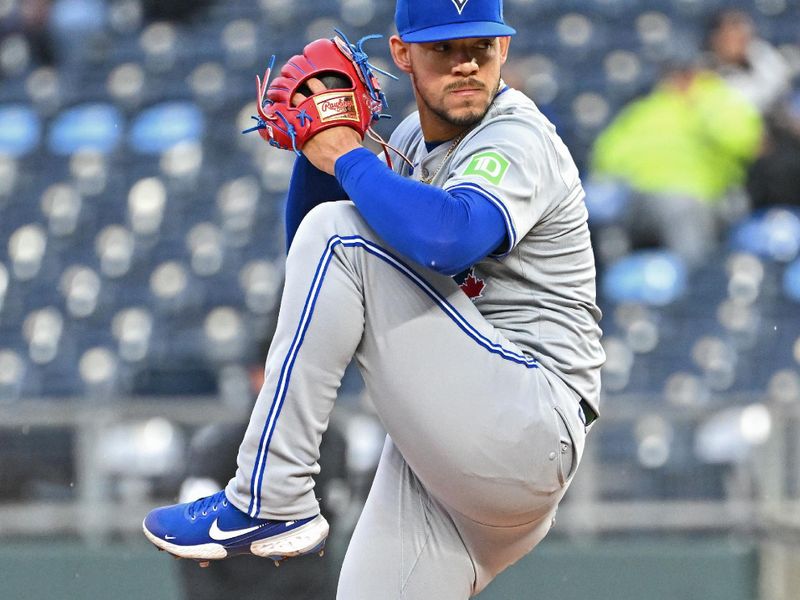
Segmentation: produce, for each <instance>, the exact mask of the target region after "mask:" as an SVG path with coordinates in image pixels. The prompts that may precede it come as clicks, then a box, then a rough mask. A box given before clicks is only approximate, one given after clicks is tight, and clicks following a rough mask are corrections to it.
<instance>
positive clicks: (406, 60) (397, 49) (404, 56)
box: [389, 35, 411, 73]
mask: <svg viewBox="0 0 800 600" xmlns="http://www.w3.org/2000/svg"><path fill="white" fill-rule="evenodd" d="M389 51H390V52H391V53H392V60H394V64H396V65H397V68H398V69H400V70H401V71H403V73H411V47H410V46H409V45H408V44H406V43H405V42H404V41H403V40H401V39H400V36H398V35H393V36H392V37H390V38H389Z"/></svg>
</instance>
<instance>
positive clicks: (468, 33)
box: [400, 21, 517, 43]
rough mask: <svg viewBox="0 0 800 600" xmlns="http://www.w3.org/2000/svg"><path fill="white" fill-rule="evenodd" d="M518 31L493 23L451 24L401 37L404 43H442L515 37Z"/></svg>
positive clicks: (428, 28) (411, 32)
mask: <svg viewBox="0 0 800 600" xmlns="http://www.w3.org/2000/svg"><path fill="white" fill-rule="evenodd" d="M515 33H517V30H516V29H514V28H513V27H509V26H508V25H503V24H502V23H495V22H493V21H469V22H467V23H449V24H447V25H437V26H436V27H426V28H425V29H418V30H417V31H410V32H408V33H405V34H403V35H401V36H400V39H402V40H403V41H404V42H412V43H421V42H441V41H444V40H460V39H463V38H486V37H505V36H509V35H514V34H515Z"/></svg>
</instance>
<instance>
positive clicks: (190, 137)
mask: <svg viewBox="0 0 800 600" xmlns="http://www.w3.org/2000/svg"><path fill="white" fill-rule="evenodd" d="M471 1H473V2H475V1H479V0H471ZM393 11H394V3H393V2H390V1H389V0H317V1H316V2H313V3H312V2H307V1H305V0H194V1H189V0H175V1H172V2H158V1H156V0H0V549H2V548H3V547H4V546H6V547H8V548H10V549H11V550H10V551H9V555H10V556H16V555H17V554H16V553H15V552H14V551H13V548H14V544H16V543H22V542H24V541H26V540H33V541H34V542H35V541H39V542H41V541H43V540H47V541H52V540H54V539H56V540H67V541H69V540H73V541H75V542H76V544H82V545H83V547H86V545H87V544H88V546H89V547H95V548H97V547H104V546H103V544H112V543H120V542H123V543H131V544H133V543H135V542H134V541H133V540H138V538H137V536H138V533H137V532H138V527H139V524H140V521H141V518H142V517H143V515H144V514H145V512H146V510H147V509H148V508H149V507H151V506H153V505H155V504H158V503H163V502H164V501H170V500H174V499H175V498H178V497H181V498H182V499H190V498H192V497H197V496H198V495H201V494H205V493H206V492H213V491H216V490H217V489H219V487H220V486H221V485H223V484H224V483H225V480H226V479H227V477H228V476H229V475H230V474H232V473H233V469H234V468H235V465H234V458H235V453H236V448H237V445H238V442H239V438H240V437H241V433H242V431H243V422H244V420H245V419H246V417H247V415H248V414H249V409H250V407H251V405H252V402H253V400H254V398H255V390H257V389H258V385H259V381H260V376H261V371H262V369H263V360H264V356H265V354H266V348H267V347H268V345H269V340H270V337H271V333H272V330H273V327H274V320H275V312H276V305H277V302H278V299H279V294H280V290H281V284H282V270H283V258H284V245H285V244H284V237H283V226H282V214H283V200H284V195H285V192H286V187H287V184H288V179H289V174H290V171H291V166H292V163H293V159H294V155H293V154H292V153H289V152H283V151H279V150H276V149H273V148H270V147H269V146H268V145H266V144H265V143H264V142H263V141H262V140H261V139H260V138H259V136H257V135H256V134H249V135H241V134H240V132H241V131H242V130H244V129H246V128H248V127H250V126H251V124H252V121H251V120H250V117H251V115H252V114H254V113H255V75H256V74H257V73H263V70H264V68H265V67H266V64H267V62H268V59H269V56H270V55H272V54H276V55H277V61H278V63H281V62H282V61H285V60H286V59H288V58H289V57H290V56H291V55H292V54H295V53H297V52H298V51H300V49H301V48H302V46H303V45H304V44H305V43H306V42H308V41H311V40H313V39H316V38H318V37H330V36H332V35H333V28H334V27H338V28H340V29H342V30H343V31H345V33H347V35H348V37H350V38H351V39H352V40H355V39H358V38H359V37H361V36H363V35H367V34H371V33H382V34H384V35H385V36H388V35H391V33H393ZM505 12H506V20H507V21H508V22H509V23H510V24H512V25H513V26H514V27H516V28H517V30H518V32H519V33H518V35H517V36H516V37H515V38H514V39H513V42H512V45H511V58H510V60H509V62H508V64H507V65H506V67H505V69H504V72H503V76H504V79H505V80H506V81H507V82H508V83H509V84H510V85H512V86H513V87H516V88H518V89H521V90H523V91H524V92H526V93H527V94H528V95H529V96H530V97H532V98H533V99H534V100H535V101H536V103H537V105H538V106H539V108H540V109H541V110H542V111H543V112H544V113H545V114H546V115H547V116H548V118H550V120H551V121H552V122H553V123H554V124H555V125H556V127H557V129H558V131H559V133H560V135H561V137H562V138H563V139H564V141H565V142H566V143H567V145H568V147H569V148H570V150H571V151H572V153H573V156H574V157H575V159H576V162H577V163H578V165H579V167H580V169H581V172H582V178H583V181H584V185H585V188H586V192H587V199H586V202H587V206H588V209H589V218H590V226H591V229H592V234H593V239H594V244H595V251H596V256H597V264H598V295H599V299H600V304H601V307H602V308H603V311H604V319H603V322H602V327H603V330H604V340H603V343H604V347H605V350H606V352H607V355H608V360H607V363H606V365H605V367H604V369H603V400H602V408H603V415H602V418H601V420H600V421H599V422H598V424H597V425H596V426H595V428H594V430H593V432H592V435H591V443H590V444H589V445H588V448H587V454H586V457H585V460H584V465H583V467H582V469H581V472H580V475H579V476H578V478H577V480H576V482H575V485H574V487H573V489H572V490H571V491H570V493H569V494H568V495H567V499H566V500H565V502H564V508H563V509H562V511H561V512H562V517H560V519H559V526H558V527H557V528H556V530H555V532H554V533H553V534H552V537H554V538H555V540H556V542H558V540H559V539H561V540H565V541H564V543H571V544H584V543H588V542H587V540H589V541H593V542H594V543H597V541H598V540H601V541H602V540H606V541H609V540H618V539H620V538H619V536H633V537H627V538H625V539H641V536H645V538H647V539H652V538H651V537H648V536H656V538H658V539H665V538H669V539H672V537H673V536H679V537H680V539H684V540H689V541H690V542H691V543H705V542H706V541H708V540H709V539H711V540H723V541H722V542H720V544H722V545H721V546H720V547H719V548H723V549H724V548H728V546H726V545H725V544H727V543H728V541H730V540H731V539H734V540H736V541H737V543H739V544H744V547H746V548H748V550H747V552H745V553H744V554H741V553H740V554H737V552H738V550H737V551H736V552H733V551H732V552H733V554H732V555H735V556H745V559H744V560H745V561H746V564H748V565H751V566H752V565H755V566H754V567H753V572H752V574H749V575H748V574H745V575H742V573H741V572H738V573H737V576H736V577H744V579H743V580H742V581H744V582H745V583H741V585H740V583H737V582H739V580H738V579H736V577H733V581H734V584H733V585H735V586H739V587H738V588H737V589H738V590H739V591H740V592H741V595H738V596H737V595H731V594H732V593H734V592H735V591H736V590H734V592H725V594H726V595H724V596H723V595H714V594H715V593H719V594H721V593H723V592H722V591H720V590H723V589H725V588H724V585H723V586H722V587H719V586H717V587H716V588H713V590H712V591H709V590H705V589H704V590H702V591H698V590H697V589H695V590H694V592H696V593H697V595H692V594H693V593H694V592H691V593H687V594H684V595H680V596H678V595H672V596H669V595H665V596H659V595H658V594H659V592H658V591H657V590H655V588H654V589H653V590H650V591H646V590H644V591H642V590H640V592H641V593H639V594H638V595H632V596H630V597H640V598H641V597H646V598H661V597H664V598H678V597H680V598H704V599H708V598H718V597H719V598H723V597H724V598H726V600H730V599H731V598H742V599H745V598H756V597H758V598H760V599H761V600H767V599H775V600H783V599H784V598H785V599H789V598H797V597H798V592H797V589H800V587H799V586H800V582H798V581H797V580H796V578H797V575H796V574H795V575H792V573H797V572H798V566H800V565H798V564H797V559H796V558H795V559H792V558H791V557H792V556H796V555H797V547H798V546H797V542H798V539H800V538H798V537H797V533H798V532H800V510H798V507H800V504H799V503H798V500H799V499H800V442H798V439H800V436H798V432H800V428H799V427H798V420H799V419H800V410H798V406H800V2H798V0H735V1H726V0H506V6H505ZM366 49H367V51H368V52H369V53H370V55H371V60H372V62H373V63H374V64H376V65H377V66H379V67H381V68H384V69H386V70H389V71H390V72H391V71H395V69H393V68H392V66H393V65H392V64H391V61H390V58H389V55H388V50H387V44H386V43H385V40H384V41H380V40H378V41H370V42H367V44H366ZM382 82H383V84H384V90H385V92H386V94H387V97H388V99H389V103H390V111H389V112H390V113H391V114H393V115H394V118H393V119H392V120H391V121H388V122H383V121H382V122H381V123H380V124H379V126H378V129H379V130H380V131H381V133H382V134H383V135H384V136H386V137H387V138H388V135H389V134H390V132H391V130H392V128H393V127H394V126H396V124H397V123H399V122H400V120H401V119H402V117H404V116H405V115H406V114H408V113H409V112H410V111H411V110H414V102H413V96H412V95H411V89H410V85H409V84H408V82H407V80H406V79H405V78H402V77H401V79H400V80H399V81H396V82H395V81H391V80H389V79H387V78H383V79H382ZM497 400H498V401H502V399H500V398H498V399H497ZM382 436H383V433H382V430H381V428H380V424H379V422H378V421H377V419H376V418H375V416H374V414H373V412H372V410H371V408H370V402H369V398H366V397H364V394H363V393H362V386H361V382H360V379H359V377H358V374H357V372H355V371H353V372H348V374H347V376H346V378H345V381H344V383H343V387H342V394H341V401H340V403H339V406H338V407H337V409H336V414H335V419H334V423H333V425H332V433H331V434H330V435H329V436H328V437H327V441H326V444H327V449H326V450H324V453H323V471H322V476H321V478H322V480H321V481H320V482H319V486H318V488H319V490H320V492H319V495H321V496H322V497H323V500H324V501H325V503H326V512H328V513H330V514H331V515H333V516H334V518H335V519H334V520H335V527H336V532H337V534H336V536H337V537H336V538H335V539H338V540H339V541H338V542H336V541H334V544H333V551H332V553H333V555H334V558H333V559H331V560H329V561H328V562H324V561H317V562H314V563H312V562H309V561H305V559H304V561H305V562H304V561H298V563H297V564H298V565H299V567H291V566H289V567H288V571H287V569H285V568H284V567H282V569H281V575H282V576H281V577H279V578H278V577H275V575H273V574H272V573H269V575H270V576H271V577H270V579H269V581H270V582H271V583H269V584H264V585H268V586H273V587H271V588H270V589H272V595H264V592H263V589H264V588H263V587H258V586H257V585H256V583H251V580H250V579H249V577H262V576H264V575H262V574H261V571H262V570H263V567H261V566H260V565H259V566H255V565H252V564H251V563H249V562H247V561H244V560H237V561H231V563H230V565H232V566H226V567H224V568H222V567H220V568H216V567H215V569H216V570H208V571H199V570H197V569H196V568H195V566H194V565H187V567H191V569H189V568H187V569H183V568H182V569H181V570H180V571H179V572H177V573H179V574H182V575H184V577H183V578H182V579H180V578H179V577H177V575H176V579H175V580H176V581H182V582H183V583H182V584H178V583H176V584H174V586H173V587H172V588H170V589H171V590H173V592H174V594H176V595H177V594H180V593H181V590H183V591H184V592H185V594H186V595H185V597H187V598H204V597H208V598H224V597H228V595H229V594H233V591H232V590H235V589H238V588H236V586H237V585H240V586H241V587H242V591H240V592H236V596H237V597H240V598H245V597H250V596H248V595H247V594H248V591H247V590H248V589H249V590H250V593H252V591H253V589H259V590H261V591H260V592H259V595H254V596H252V597H267V598H273V597H274V598H291V599H301V598H306V597H309V598H327V597H332V596H331V595H330V594H331V592H330V585H331V580H332V579H331V575H332V574H334V575H335V573H333V572H334V571H335V568H333V567H331V563H333V564H334V565H335V563H336V560H337V558H336V557H337V556H340V555H341V547H343V546H344V545H345V544H346V539H347V535H348V533H349V528H350V527H352V524H353V523H354V520H355V518H356V517H357V515H358V511H359V509H360V506H361V502H362V501H363V498H364V497H365V494H366V492H367V490H368V488H369V481H370V477H371V474H372V469H374V466H375V462H376V460H377V456H378V452H379V450H380V447H381V444H382ZM637 536H638V537H637ZM548 543H549V542H546V543H545V544H544V545H543V546H544V547H543V549H542V550H541V551H540V552H543V553H546V546H547V544H548ZM609 543H611V542H610V541H609ZM76 547H78V546H76ZM623 547H624V545H623ZM687 547H691V546H687ZM741 547H743V546H741V545H740V546H738V548H740V549H741ZM615 548H616V550H615V551H619V548H618V547H615ZM715 548H716V550H715V551H717V550H719V548H717V547H716V546H715ZM750 549H752V553H751V552H750ZM73 551H74V548H73V549H72V550H69V552H73ZM719 551H720V552H723V550H719ZM65 552H66V551H65ZM665 552H666V551H665ZM709 552H710V551H709ZM569 553H570V555H574V554H575V551H574V550H570V551H569ZM723 553H724V552H723ZM706 554H707V555H708V553H706ZM620 556H622V555H620ZM34 560H35V559H34ZM554 560H555V559H554ZM587 560H588V559H587ZM620 560H621V559H620ZM792 560H794V561H795V562H792ZM556 564H559V563H558V561H556ZM2 570H3V566H2V564H0V574H1V573H2ZM534 572H535V564H534V565H533V566H531V570H530V571H525V570H524V569H523V570H522V571H519V570H518V571H517V572H516V574H515V575H514V576H515V577H517V578H518V579H519V580H520V581H528V582H529V585H534V584H535V583H536V582H537V581H540V580H538V579H536V578H535V577H534V576H533V575H531V573H534ZM579 572H581V573H584V574H585V573H586V571H585V570H581V571H579ZM526 573H528V575H526ZM134 575H135V574H134ZM595 575H596V576H597V577H600V575H598V574H595ZM4 576H5V577H9V576H10V571H8V572H6V573H5V575H4ZM83 576H84V579H87V578H88V575H87V574H85V573H84V575H83ZM528 576H530V579H529V580H526V577H528ZM793 578H794V579H793ZM721 579H724V578H721ZM298 580H299V581H300V587H299V588H291V586H292V585H297V583H296V582H297V581H298ZM333 580H335V576H334V577H333ZM712 580H713V579H712ZM254 581H255V580H254ZM276 581H280V583H275V582H276ZM311 582H313V583H311ZM730 582H731V578H730V577H729V578H728V583H729V584H730ZM500 583H501V582H498V585H500ZM579 583H580V582H576V581H572V580H569V581H566V580H564V579H562V580H561V585H562V587H561V588H559V589H560V597H562V598H572V597H579V595H578V592H577V591H575V592H574V593H575V595H574V596H573V595H570V593H571V592H570V590H571V589H573V590H578V589H579ZM281 585H283V586H288V587H286V588H285V589H284V588H281V587H280V586H281ZM542 585H544V584H542ZM570 585H572V586H573V587H572V588H571V587H570ZM215 586H217V587H215ZM274 586H278V587H274ZM315 586H317V587H315ZM748 586H749V587H748ZM86 589H88V588H86ZM301 589H303V590H305V591H300V590H301ZM326 589H327V590H328V591H323V590H326ZM494 589H495V590H497V589H500V588H497V587H496V586H495V588H494ZM223 590H224V591H223ZM492 590H493V588H492V587H490V588H489V590H487V592H486V593H485V594H483V595H482V596H481V597H486V598H489V597H490V594H491V593H492ZM162 592H163V589H162ZM86 593H87V594H89V592H86ZM495 593H496V595H495V596H493V597H497V598H523V597H525V598H528V597H530V598H534V597H539V596H538V595H536V594H533V593H530V595H528V594H527V593H526V594H524V595H509V594H511V592H508V591H506V592H502V591H501V592H497V591H496V592H495ZM582 593H583V592H581V594H582ZM303 594H306V595H303ZM11 597H17V596H13V595H12V596H11ZM19 597H22V596H19ZM31 597H34V596H31ZM37 597H41V596H37ZM48 597H60V596H58V595H53V596H48ZM72 597H75V596H72ZM82 597H87V598H88V597H95V596H92V595H91V594H89V595H86V596H82ZM96 597H101V596H96ZM120 597H122V596H120ZM131 597H137V596H136V595H133V596H131ZM142 597H143V596H142ZM149 597H151V598H152V597H161V596H157V595H156V596H154V595H152V594H151V595H150V596H149ZM164 597H177V596H164ZM541 597H545V596H541ZM548 597H550V596H548ZM595 597H597V598H598V599H600V600H602V599H605V598H609V599H610V598H614V599H618V598H626V597H628V596H625V595H624V593H623V592H621V591H619V590H617V591H616V592H615V591H611V592H609V593H608V595H602V594H601V595H598V594H595Z"/></svg>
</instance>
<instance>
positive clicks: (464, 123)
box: [413, 78, 500, 128]
mask: <svg viewBox="0 0 800 600" xmlns="http://www.w3.org/2000/svg"><path fill="white" fill-rule="evenodd" d="M413 83H414V91H415V92H416V94H417V98H418V99H419V100H420V101H421V102H422V103H423V104H424V105H425V107H426V108H427V109H428V110H429V111H430V112H432V113H433V114H435V115H436V116H437V117H439V119H441V120H442V121H444V122H445V123H447V124H449V125H453V126H455V127H459V128H466V127H472V126H473V125H477V124H478V123H480V122H481V121H482V120H483V117H485V116H486V113H487V112H488V110H489V107H490V106H491V105H492V102H493V101H494V97H495V96H496V95H497V92H498V91H500V78H498V79H497V83H496V84H495V86H494V89H493V90H492V93H491V94H489V99H488V102H487V103H486V106H484V107H483V108H482V109H480V108H475V109H473V110H471V111H469V112H467V113H465V114H462V115H456V114H453V111H452V110H448V109H446V108H445V107H444V106H435V105H434V104H433V103H432V102H431V101H430V100H429V99H428V98H427V97H426V96H425V94H424V93H423V92H422V91H421V90H420V89H419V87H418V86H417V83H416V81H414V82H413ZM476 83H478V84H479V85H481V86H483V84H482V83H480V82H476V81H474V80H471V81H467V82H466V85H465V84H463V83H460V84H452V85H450V86H447V87H446V88H445V89H444V93H445V94H447V93H448V92H451V91H454V90H457V89H460V88H465V87H474V86H475V84H476ZM483 87H485V86H483Z"/></svg>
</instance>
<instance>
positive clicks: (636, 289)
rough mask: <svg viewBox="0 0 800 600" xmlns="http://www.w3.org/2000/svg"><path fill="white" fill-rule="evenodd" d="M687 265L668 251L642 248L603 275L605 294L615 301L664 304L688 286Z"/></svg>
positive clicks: (679, 294)
mask: <svg viewBox="0 0 800 600" xmlns="http://www.w3.org/2000/svg"><path fill="white" fill-rule="evenodd" d="M687 279H688V273H687V269H686V266H685V265H684V263H683V261H681V260H680V259H679V258H678V257H677V256H675V255H674V254H672V253H670V252H668V251H665V250H642V251H638V252H634V253H632V254H631V255H630V256H627V257H625V258H622V259H620V260H619V261H617V262H616V263H614V264H613V265H611V266H610V267H609V268H608V270H607V271H606V272H605V274H604V276H603V287H602V289H603V293H604V295H605V296H606V297H607V298H608V299H609V300H611V301H612V302H617V303H620V302H641V303H643V304H647V305H653V306H663V305H666V304H670V303H671V302H673V301H675V300H677V299H678V298H680V297H681V296H682V295H683V294H684V293H685V292H686V287H687V285H686V284H687Z"/></svg>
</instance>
